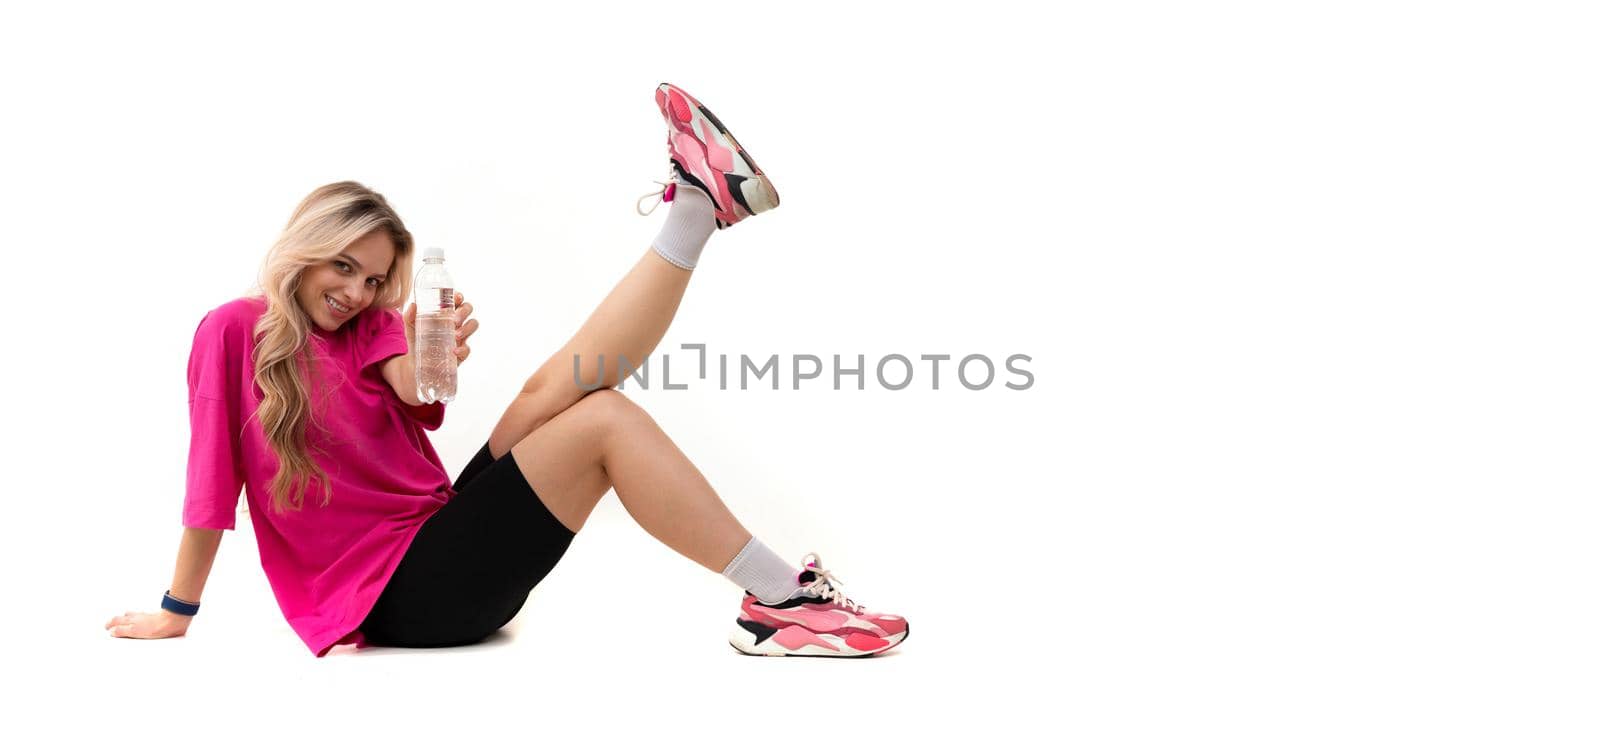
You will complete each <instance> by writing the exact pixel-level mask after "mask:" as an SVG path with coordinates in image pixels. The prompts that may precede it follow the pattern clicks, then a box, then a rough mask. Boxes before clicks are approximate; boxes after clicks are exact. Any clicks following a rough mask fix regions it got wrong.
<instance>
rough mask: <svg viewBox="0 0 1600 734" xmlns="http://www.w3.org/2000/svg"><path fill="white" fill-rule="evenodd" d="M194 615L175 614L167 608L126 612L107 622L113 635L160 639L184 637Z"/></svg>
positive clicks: (139, 638)
mask: <svg viewBox="0 0 1600 734" xmlns="http://www.w3.org/2000/svg"><path fill="white" fill-rule="evenodd" d="M193 619H194V617H189V616H184V615H182V614H174V613H172V612H169V611H167V610H165V609H163V610H161V611H159V612H155V613H143V612H126V613H123V614H120V615H117V616H115V617H112V618H111V621H109V622H106V629H107V630H110V631H111V636H112V637H128V638H132V639H137V640H159V639H161V638H164V637H182V636H183V634H184V633H185V632H188V631H189V622H190V621H191V620H193Z"/></svg>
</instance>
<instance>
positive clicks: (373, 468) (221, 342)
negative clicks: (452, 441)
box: [183, 296, 455, 657]
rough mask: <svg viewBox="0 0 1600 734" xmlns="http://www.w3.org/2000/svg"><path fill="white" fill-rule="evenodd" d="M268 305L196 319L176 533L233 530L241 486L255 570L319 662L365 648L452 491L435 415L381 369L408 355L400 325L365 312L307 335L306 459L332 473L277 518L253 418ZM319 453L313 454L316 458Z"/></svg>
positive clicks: (233, 304)
mask: <svg viewBox="0 0 1600 734" xmlns="http://www.w3.org/2000/svg"><path fill="white" fill-rule="evenodd" d="M266 308H267V302H266V298H265V297H264V296H256V297H248V298H239V299H236V300H233V301H230V302H228V303H225V304H223V305H221V306H219V307H217V308H216V309H214V310H212V311H211V312H209V313H207V314H206V316H205V318H203V319H201V321H200V326H199V328H198V329H196V330H195V334H194V348H193V351H191V352H190V354H189V427H190V444H189V472H188V483H187V486H186V489H185V496H184V501H183V525H184V527H191V528H217V529H225V530H232V529H233V527H234V515H235V508H236V507H237V506H238V503H239V491H240V486H241V484H242V485H243V488H244V492H245V497H246V501H247V502H248V504H249V507H250V518H251V521H252V524H253V526H254V527H255V532H256V545H257V549H258V550H259V552H260V554H261V568H262V569H263V570H265V571H266V575H267V580H268V581H270V582H271V584H272V591H273V594H274V595H276V596H277V598H278V606H279V607H280V608H281V609H282V610H283V616H284V617H285V618H286V619H287V620H288V621H289V626H290V627H293V628H294V631H295V633H297V634H299V635H300V639H302V640H304V641H305V643H306V645H307V646H308V647H310V648H311V651H312V652H313V653H315V654H316V655H317V656H318V657H321V656H323V655H325V654H327V652H328V650H329V648H331V647H333V646H334V645H336V644H350V643H355V644H357V645H358V646H365V645H366V640H365V639H364V638H363V637H362V635H361V633H360V632H359V631H358V630H356V627H357V626H358V625H360V624H361V622H362V620H363V619H365V618H366V616H367V613H368V612H369V611H371V610H372V607H373V604H374V603H376V602H377V600H378V595H379V594H380V593H382V592H383V587H384V584H386V583H388V581H389V577H390V576H391V575H392V574H393V573H394V569H395V567H396V566H397V565H399V563H400V559H401V557H402V556H404V555H405V552H406V548H408V547H409V546H410V545H411V539H412V537H413V536H415V535H416V533H417V530H418V529H420V528H421V527H422V522H423V521H424V520H426V519H428V516H429V515H432V514H433V513H434V511H435V510H438V509H439V508H440V507H442V506H444V504H445V502H446V501H448V500H449V498H450V497H452V496H454V495H455V490H454V488H452V487H451V486H450V477H449V474H448V473H447V472H446V471H445V468H444V464H443V463H442V462H440V461H439V456H438V454H436V453H435V452H434V450H433V445H432V444H431V443H429V442H428V437H427V435H426V434H425V433H424V431H425V430H428V431H431V430H434V429H436V428H438V427H439V425H440V424H441V423H443V422H444V405H443V404H441V403H434V404H430V405H420V406H411V405H406V404H405V402H404V401H402V400H400V398H399V396H397V395H395V393H394V390H393V389H391V388H390V387H389V385H388V383H386V382H384V380H383V375H382V374H381V372H380V367H379V365H381V364H382V363H383V362H384V360H386V359H388V358H389V357H393V356H396V355H401V354H405V353H406V338H405V327H404V325H403V324H402V322H401V320H400V314H399V312H397V311H394V310H390V309H380V308H368V309H367V310H365V311H363V312H361V313H360V314H357V315H356V316H355V317H354V318H352V319H351V320H350V321H349V322H346V323H345V324H344V325H343V326H342V327H340V328H339V330H338V331H333V332H327V331H323V330H321V329H318V328H316V327H313V328H312V334H311V336H310V337H309V339H308V341H309V344H308V348H309V349H311V350H312V353H313V354H314V355H315V359H316V360H317V372H318V377H319V378H320V379H319V381H318V382H317V383H316V384H313V385H307V392H308V393H309V394H310V395H311V396H312V409H311V414H312V417H313V418H315V419H317V420H319V421H321V422H322V424H323V425H324V426H326V428H327V430H328V434H327V435H326V436H325V435H324V433H323V432H322V431H321V430H319V429H318V428H317V427H316V425H315V423H313V422H311V421H308V422H307V431H306V441H307V445H308V447H309V448H310V451H311V457H312V459H313V460H315V461H316V462H317V464H318V466H320V467H322V470H323V471H325V472H327V474H328V480H329V482H330V484H331V485H332V492H333V495H332V498H331V499H330V500H329V503H328V505H327V506H326V507H324V506H323V505H322V499H323V492H322V487H321V483H320V482H317V483H314V484H313V486H312V488H311V489H310V490H309V491H307V493H306V496H305V499H304V500H303V502H302V505H301V509H300V510H298V511H295V510H290V511H288V512H286V513H283V514H276V513H272V512H271V511H270V510H269V509H268V508H270V507H271V501H270V499H269V498H268V496H267V487H268V485H269V484H270V483H271V481H272V477H273V475H274V474H275V473H276V472H277V469H278V459H277V456H276V455H274V454H273V453H272V450H271V448H270V447H269V446H268V444H267V440H266V435H265V433H264V432H263V430H262V427H261V421H260V419H259V418H258V417H257V416H256V415H255V410H256V407H257V406H258V405H259V404H260V402H261V398H262V392H261V390H260V388H258V387H256V384H255V379H254V374H255V364H254V362H255V360H254V359H253V358H252V355H251V351H252V349H253V348H254V343H255V339H254V336H253V333H254V328H255V323H256V320H257V319H258V318H260V316H261V314H263V313H265V312H266ZM319 452H320V453H319Z"/></svg>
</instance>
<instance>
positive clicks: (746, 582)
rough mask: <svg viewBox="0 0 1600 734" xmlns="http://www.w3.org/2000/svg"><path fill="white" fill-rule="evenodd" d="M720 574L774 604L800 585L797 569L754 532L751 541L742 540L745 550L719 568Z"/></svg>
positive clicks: (766, 601)
mask: <svg viewBox="0 0 1600 734" xmlns="http://www.w3.org/2000/svg"><path fill="white" fill-rule="evenodd" d="M722 575H723V576H726V577H728V580H729V581H732V582H733V583H736V584H738V585H739V588H742V589H744V590H745V591H748V592H750V593H752V594H755V596H756V598H757V599H760V600H761V601H762V603H764V604H777V603H778V602H780V601H783V600H784V599H788V598H789V596H790V595H791V594H793V593H794V592H795V590H797V589H799V588H800V581H799V577H800V572H799V571H796V570H794V567H793V566H790V565H789V564H787V563H784V561H783V559H782V558H779V557H778V554H776V553H773V552H772V550H771V549H769V548H767V546H766V545H763V544H762V542H761V541H760V540H759V539H757V538H756V537H755V536H753V535H752V536H750V542H748V543H745V545H744V550H741V551H739V554H738V555H736V556H734V557H733V560H732V561H730V562H729V563H728V567H727V568H725V569H723V570H722Z"/></svg>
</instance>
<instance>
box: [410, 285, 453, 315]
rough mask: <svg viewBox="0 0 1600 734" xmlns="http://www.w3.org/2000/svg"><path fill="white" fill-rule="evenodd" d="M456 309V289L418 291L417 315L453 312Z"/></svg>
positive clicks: (425, 289) (423, 289) (422, 289)
mask: <svg viewBox="0 0 1600 734" xmlns="http://www.w3.org/2000/svg"><path fill="white" fill-rule="evenodd" d="M455 307H456V289H454V288H421V289H418V290H417V315H419V316H426V315H428V314H436V313H441V312H446V311H453V310H455Z"/></svg>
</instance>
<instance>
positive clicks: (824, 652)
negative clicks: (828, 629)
mask: <svg viewBox="0 0 1600 734" xmlns="http://www.w3.org/2000/svg"><path fill="white" fill-rule="evenodd" d="M746 625H749V626H751V627H756V628H759V629H760V630H763V631H765V634H764V635H762V636H761V638H760V641H759V642H758V641H757V639H758V637H757V634H756V632H754V631H752V630H751V629H749V628H748V627H747V626H746ZM775 632H777V630H774V629H772V628H771V627H768V626H766V625H763V624H761V623H759V622H751V621H749V620H740V622H739V624H738V625H736V626H735V627H734V629H733V634H731V635H729V636H728V645H729V646H731V647H732V648H733V649H734V650H736V651H738V653H739V654H740V655H751V656H754V657H774V658H778V657H784V658H869V657H872V656H873V655H881V654H883V653H886V652H888V651H890V650H893V649H895V648H896V647H899V646H900V643H902V642H905V641H906V638H909V637H910V636H911V623H909V622H907V623H906V631H904V632H901V633H900V634H898V635H895V636H893V637H886V638H884V639H887V640H890V642H889V645H888V647H884V648H881V649H878V650H869V651H857V652H854V653H845V652H835V651H833V650H829V649H828V648H825V647H821V646H818V645H810V644H808V645H806V646H804V647H802V648H800V649H799V650H790V649H789V648H786V647H784V646H783V645H780V644H778V643H777V642H776V641H775V640H774V639H773V637H772V635H773V634H774V633H775ZM812 634H815V635H816V636H818V637H821V638H822V639H824V640H826V641H828V642H830V643H833V644H834V645H837V646H838V647H839V649H840V650H850V649H851V647H850V646H849V645H846V644H844V638H842V637H839V636H838V635H831V634H827V633H823V632H813V633H812ZM807 650H811V651H813V652H806V651H807Z"/></svg>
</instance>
